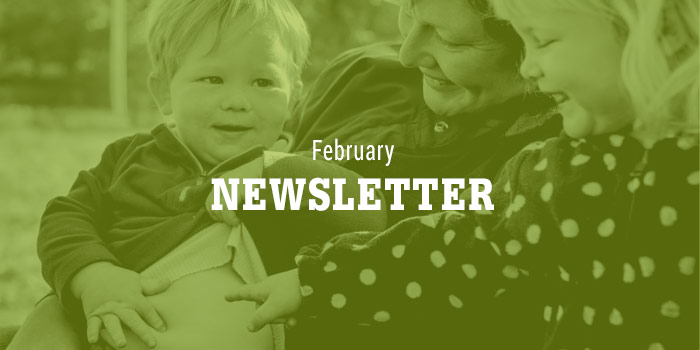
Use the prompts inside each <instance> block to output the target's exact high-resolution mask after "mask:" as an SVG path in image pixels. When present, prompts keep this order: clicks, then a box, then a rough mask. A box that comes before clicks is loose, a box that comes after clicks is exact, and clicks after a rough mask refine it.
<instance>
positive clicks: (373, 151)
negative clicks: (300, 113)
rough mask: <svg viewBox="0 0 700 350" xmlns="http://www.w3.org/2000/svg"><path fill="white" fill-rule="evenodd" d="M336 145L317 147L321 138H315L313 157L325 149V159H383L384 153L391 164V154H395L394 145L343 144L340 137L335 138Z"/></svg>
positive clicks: (387, 162) (387, 163) (387, 161)
mask: <svg viewBox="0 0 700 350" xmlns="http://www.w3.org/2000/svg"><path fill="white" fill-rule="evenodd" d="M334 140H335V141H334V143H335V145H334V146H331V145H325V146H323V148H317V147H316V146H317V145H318V144H320V143H321V142H322V141H321V140H314V142H313V144H314V146H313V154H314V156H313V158H314V160H316V153H317V152H318V153H321V150H323V152H322V153H323V159H325V160H351V159H355V160H370V161H372V160H382V155H386V164H384V166H389V165H390V164H391V156H392V155H393V154H394V145H377V146H375V145H341V144H339V143H338V139H334Z"/></svg>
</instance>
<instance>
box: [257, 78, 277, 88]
mask: <svg viewBox="0 0 700 350" xmlns="http://www.w3.org/2000/svg"><path fill="white" fill-rule="evenodd" d="M274 85H275V83H274V82H273V81H272V80H270V79H264V78H259V79H255V80H253V86H257V87H261V88H266V87H270V86H274Z"/></svg>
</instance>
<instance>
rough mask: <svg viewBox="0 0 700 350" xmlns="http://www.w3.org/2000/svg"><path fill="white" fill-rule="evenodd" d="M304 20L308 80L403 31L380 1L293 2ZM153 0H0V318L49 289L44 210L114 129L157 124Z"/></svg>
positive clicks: (13, 318) (18, 313)
mask: <svg viewBox="0 0 700 350" xmlns="http://www.w3.org/2000/svg"><path fill="white" fill-rule="evenodd" d="M292 2H294V3H295V4H296V5H297V7H298V8H299V10H300V11H301V13H302V15H303V16H304V17H305V18H306V20H307V23H308V25H309V28H310V31H311V36H312V41H313V46H312V51H311V55H310V60H309V66H308V67H307V69H306V71H305V74H304V80H305V84H306V85H307V86H309V85H310V84H311V82H312V81H313V80H314V78H315V77H316V76H317V75H318V73H319V72H320V71H321V70H322V69H323V68H324V66H325V65H326V64H327V63H328V61H329V60H331V59H333V58H334V57H335V56H336V55H337V54H339V53H340V52H342V51H344V50H346V49H349V48H353V47H356V46H360V45H365V44H370V43H374V42H379V41H386V40H395V39H398V38H399V34H398V30H397V26H396V16H397V9H396V8H395V6H394V5H391V4H387V3H385V2H383V1H382V0H292ZM148 3H149V1H148V0H61V1H56V0H31V1H26V0H0V326H5V325H19V324H20V323H21V322H22V321H23V320H24V318H25V317H26V315H27V314H28V313H29V311H30V310H31V308H32V307H33V305H34V303H35V302H36V301H37V300H38V299H39V298H40V297H41V296H43V295H44V294H45V293H47V292H48V291H49V288H48V286H47V284H46V283H45V282H44V280H43V279H42V277H41V272H40V265H39V260H38V258H37V256H36V236H37V231H38V228H39V218H40V216H41V214H42V212H43V210H44V206H45V205H46V203H47V202H48V200H50V199H51V198H53V197H55V196H58V195H62V194H65V193H66V192H67V191H68V189H69V188H70V185H71V184H72V183H73V181H74V179H75V177H76V175H77V173H78V171H79V170H81V169H87V168H90V167H92V166H94V165H95V164H97V161H98V160H99V157H100V155H101V153H102V151H103V149H104V147H105V146H106V145H107V144H109V143H110V142H112V141H114V140H116V139H117V138H119V137H121V136H126V135H128V134H130V133H133V132H135V131H137V130H145V131H147V130H149V129H150V128H151V127H153V126H154V125H156V124H157V123H158V122H159V121H160V116H159V115H158V112H157V110H156V108H155V105H154V104H153V103H152V101H151V99H150V95H149V93H148V91H147V89H146V84H145V82H146V76H147V74H148V72H149V69H150V67H149V62H148V57H147V53H146V47H145V43H144V38H143V18H144V14H145V9H146V8H147V6H148Z"/></svg>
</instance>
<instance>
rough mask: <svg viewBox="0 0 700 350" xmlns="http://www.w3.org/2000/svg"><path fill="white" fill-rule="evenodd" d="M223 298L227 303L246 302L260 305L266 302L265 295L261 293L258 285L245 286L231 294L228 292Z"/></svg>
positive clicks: (261, 289) (261, 290)
mask: <svg viewBox="0 0 700 350" xmlns="http://www.w3.org/2000/svg"><path fill="white" fill-rule="evenodd" d="M224 297H225V298H226V301H228V302H231V301H243V300H246V301H254V302H256V303H260V304H262V303H264V302H265V300H267V293H265V292H263V288H262V287H261V286H260V285H259V284H246V285H245V286H243V287H241V288H238V289H237V290H234V291H233V292H229V293H228V294H226V295H225V296H224Z"/></svg>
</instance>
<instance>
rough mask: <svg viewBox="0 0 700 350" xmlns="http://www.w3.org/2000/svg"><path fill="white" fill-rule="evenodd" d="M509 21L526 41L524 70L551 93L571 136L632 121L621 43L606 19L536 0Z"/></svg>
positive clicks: (583, 135)
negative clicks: (537, 4)
mask: <svg viewBox="0 0 700 350" xmlns="http://www.w3.org/2000/svg"><path fill="white" fill-rule="evenodd" d="M512 24H513V27H514V28H515V29H516V30H517V32H518V34H520V36H521V37H522V38H523V41H524V42H525V51H526V55H525V59H524V61H523V63H522V66H521V69H520V71H521V73H522V75H523V76H524V77H526V78H530V79H533V80H535V81H536V82H537V84H538V86H539V88H540V90H542V92H544V93H546V94H549V95H551V96H552V97H553V98H554V99H555V101H556V102H557V104H558V106H559V112H560V113H561V115H562V117H563V123H564V131H565V132H566V133H567V134H568V135H569V136H571V137H574V138H582V137H586V136H590V135H595V134H601V133H607V132H613V131H616V130H619V129H620V128H622V127H624V126H625V125H627V124H629V123H630V122H631V121H632V116H633V113H632V107H631V106H632V105H631V102H630V99H629V97H628V94H627V93H626V89H625V88H624V85H623V82H622V74H621V69H620V67H621V58H622V51H623V43H622V42H621V39H620V35H619V33H618V32H617V31H616V30H615V28H614V26H613V24H612V23H611V22H610V21H608V20H607V19H605V18H600V17H594V16H592V15H588V14H584V13H578V12H573V11H566V10H556V9H547V8H545V6H538V7H537V9H536V10H535V9H533V10H532V11H530V10H527V14H526V15H523V16H518V17H517V18H514V19H513V20H512Z"/></svg>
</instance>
